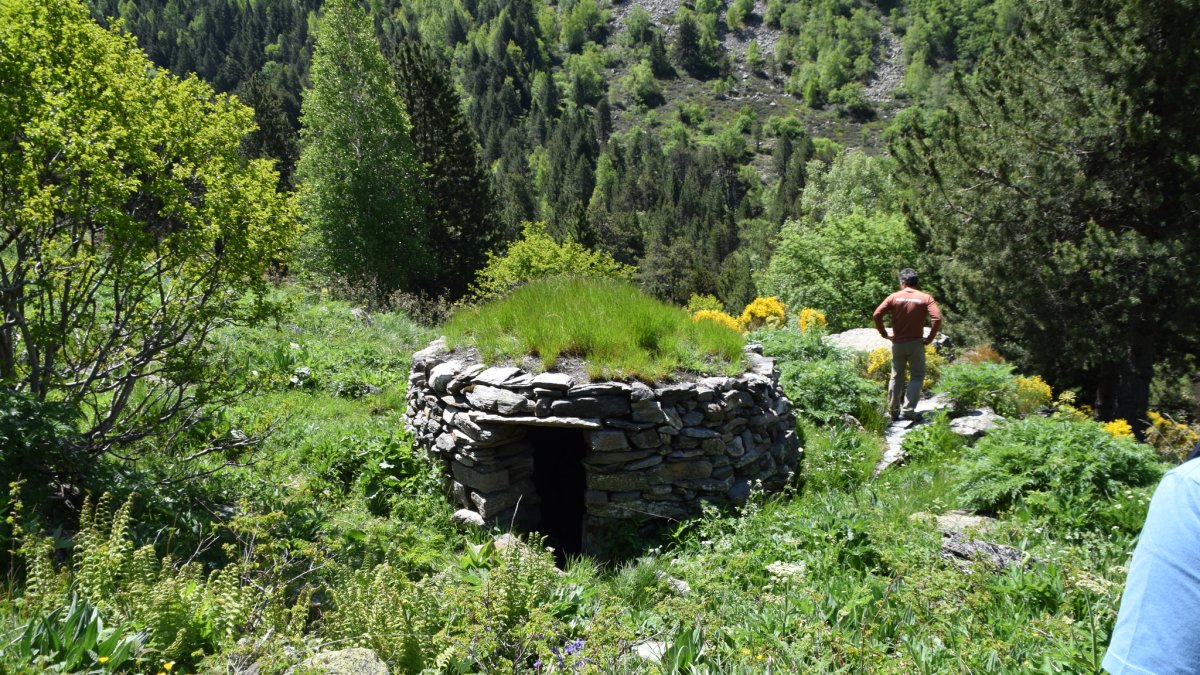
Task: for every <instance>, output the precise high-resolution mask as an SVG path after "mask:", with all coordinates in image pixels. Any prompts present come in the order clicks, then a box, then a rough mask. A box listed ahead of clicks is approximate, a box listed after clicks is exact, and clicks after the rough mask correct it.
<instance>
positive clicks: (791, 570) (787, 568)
mask: <svg viewBox="0 0 1200 675" xmlns="http://www.w3.org/2000/svg"><path fill="white" fill-rule="evenodd" d="M806 571H808V565H806V564H804V561H801V562H798V563H785V562H782V561H780V560H776V561H775V562H773V563H771V564H770V565H767V572H768V573H769V574H770V575H771V578H772V579H774V580H775V581H787V580H789V579H794V578H799V577H802V576H804V573H805V572H806Z"/></svg>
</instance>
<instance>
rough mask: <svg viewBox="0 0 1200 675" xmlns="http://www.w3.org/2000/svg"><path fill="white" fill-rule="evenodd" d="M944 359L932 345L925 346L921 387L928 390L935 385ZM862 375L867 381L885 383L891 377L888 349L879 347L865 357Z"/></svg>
mask: <svg viewBox="0 0 1200 675" xmlns="http://www.w3.org/2000/svg"><path fill="white" fill-rule="evenodd" d="M945 365H946V359H945V357H943V356H942V355H941V354H939V353H938V352H937V350H936V349H934V347H933V345H925V382H924V385H923V387H924V388H926V389H928V388H931V387H933V385H935V384H937V381H938V379H939V378H941V376H942V367H943V366H945ZM864 375H865V376H866V378H867V379H868V380H873V381H875V382H887V381H888V379H889V378H890V377H891V376H892V350H891V348H890V347H880V348H879V349H876V350H874V351H872V352H871V353H870V354H868V355H867V362H866V366H865V371H864Z"/></svg>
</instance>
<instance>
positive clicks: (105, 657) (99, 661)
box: [96, 656, 108, 665]
mask: <svg viewBox="0 0 1200 675" xmlns="http://www.w3.org/2000/svg"><path fill="white" fill-rule="evenodd" d="M96 662H97V663H99V664H100V665H104V664H106V663H108V657H107V656H101V657H100V658H98V659H96Z"/></svg>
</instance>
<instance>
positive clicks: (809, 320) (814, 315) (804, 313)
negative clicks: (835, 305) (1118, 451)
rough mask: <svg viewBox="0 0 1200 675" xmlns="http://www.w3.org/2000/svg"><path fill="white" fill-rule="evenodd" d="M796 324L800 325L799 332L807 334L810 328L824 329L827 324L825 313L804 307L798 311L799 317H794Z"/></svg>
mask: <svg viewBox="0 0 1200 675" xmlns="http://www.w3.org/2000/svg"><path fill="white" fill-rule="evenodd" d="M796 321H797V323H798V324H799V325H800V332H801V333H807V332H808V330H809V329H810V328H825V327H827V326H828V325H829V322H828V321H827V320H826V319H825V312H822V311H821V310H819V309H813V308H812V307H805V308H804V309H802V310H800V315H799V316H798V317H796Z"/></svg>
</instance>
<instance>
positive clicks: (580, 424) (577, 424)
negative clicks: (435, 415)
mask: <svg viewBox="0 0 1200 675" xmlns="http://www.w3.org/2000/svg"><path fill="white" fill-rule="evenodd" d="M472 418H473V419H474V420H475V421H476V422H482V423H485V424H518V425H522V426H530V427H558V428H560V429H592V430H596V429H603V428H604V423H603V422H601V421H600V420H598V419H588V418H584V417H526V416H519V417H506V416H504V415H489V414H487V413H476V414H474V415H473V417H472Z"/></svg>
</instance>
